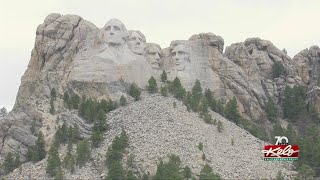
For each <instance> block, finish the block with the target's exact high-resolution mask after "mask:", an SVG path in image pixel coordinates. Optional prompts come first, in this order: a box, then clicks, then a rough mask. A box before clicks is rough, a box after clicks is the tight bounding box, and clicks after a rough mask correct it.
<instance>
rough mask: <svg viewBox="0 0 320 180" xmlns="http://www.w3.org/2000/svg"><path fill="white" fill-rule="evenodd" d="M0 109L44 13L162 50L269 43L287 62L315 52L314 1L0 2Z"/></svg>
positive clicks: (318, 26) (11, 93) (318, 37)
mask: <svg viewBox="0 0 320 180" xmlns="http://www.w3.org/2000/svg"><path fill="white" fill-rule="evenodd" d="M1 1H2V2H1V6H0V20H1V21H0V22H1V28H0V39H1V41H0V108H1V107H6V108H7V109H9V110H10V109H11V108H12V106H13V104H14V101H15V97H16V94H17V91H18V87H19V85H20V79H21V76H22V75H23V73H24V71H25V70H26V68H27V65H28V62H29V60H30V55H31V50H32V48H33V46H34V39H35V34H36V28H37V26H38V25H39V24H41V23H42V22H43V20H44V18H45V17H46V16H47V15H48V14H50V13H53V12H55V13H61V14H77V15H80V16H81V17H83V18H84V19H86V20H89V21H91V22H93V23H94V24H95V25H96V26H98V27H99V28H101V27H103V25H104V24H105V23H106V22H107V21H108V20H109V19H111V18H117V19H120V20H121V21H122V22H124V24H125V25H126V27H127V29H134V30H141V31H142V32H143V33H144V34H145V36H146V38H147V42H155V43H158V44H160V45H161V47H162V48H164V47H167V46H169V44H170V42H171V41H172V40H184V39H188V38H189V37H190V36H191V35H193V34H195V33H201V32H212V33H214V34H216V35H220V36H222V37H223V38H224V40H225V47H226V46H229V45H230V44H231V43H236V42H243V41H244V40H245V39H246V38H249V37H260V38H262V39H267V40H270V41H271V42H273V43H274V44H275V45H276V46H277V47H278V48H279V49H283V48H286V49H287V51H288V54H289V55H290V56H291V57H293V56H294V55H295V54H297V53H298V52H299V51H300V50H302V49H305V48H309V47H310V46H312V45H318V46H320V1H319V0H308V1H302V0H301V1H297V0H281V1H279V0H241V1H240V0H223V1H220V2H215V1H213V0H196V1H186V0H156V1H155V0H131V1H130V0H127V1H124V0H89V1H87V0H86V1H82V0H42V1H40V0H26V1H17V0H1Z"/></svg>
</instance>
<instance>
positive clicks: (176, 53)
mask: <svg viewBox="0 0 320 180" xmlns="http://www.w3.org/2000/svg"><path fill="white" fill-rule="evenodd" d="M171 57H172V58H173V60H174V61H175V65H176V69H177V70H178V71H183V70H184V69H185V64H186V63H189V62H190V60H189V54H188V52H187V49H186V47H185V46H184V45H178V46H176V47H174V48H173V50H172V52H171Z"/></svg>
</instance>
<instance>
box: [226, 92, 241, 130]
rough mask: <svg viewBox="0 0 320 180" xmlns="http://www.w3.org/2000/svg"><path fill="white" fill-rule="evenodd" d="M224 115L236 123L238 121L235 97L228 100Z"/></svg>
mask: <svg viewBox="0 0 320 180" xmlns="http://www.w3.org/2000/svg"><path fill="white" fill-rule="evenodd" d="M225 117H226V118H227V119H229V120H231V121H233V122H235V123H236V124H238V123H239V121H240V115H239V112H238V105H237V100H236V98H235V97H233V99H232V100H231V101H229V102H228V103H227V105H226V107H225Z"/></svg>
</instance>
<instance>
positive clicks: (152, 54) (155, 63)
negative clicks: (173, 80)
mask: <svg viewBox="0 0 320 180" xmlns="http://www.w3.org/2000/svg"><path fill="white" fill-rule="evenodd" d="M160 54H161V50H160V48H158V47H157V46H155V45H151V46H148V47H147V54H146V58H147V60H148V61H149V62H150V64H151V67H152V69H160Z"/></svg>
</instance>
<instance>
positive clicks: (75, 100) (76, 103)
mask: <svg viewBox="0 0 320 180" xmlns="http://www.w3.org/2000/svg"><path fill="white" fill-rule="evenodd" d="M69 104H70V105H71V107H72V108H73V109H78V108H79V104H80V97H79V96H78V95H77V94H75V95H73V96H72V97H71V98H70V103H69Z"/></svg>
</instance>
